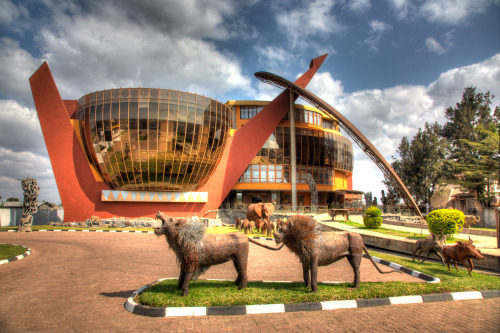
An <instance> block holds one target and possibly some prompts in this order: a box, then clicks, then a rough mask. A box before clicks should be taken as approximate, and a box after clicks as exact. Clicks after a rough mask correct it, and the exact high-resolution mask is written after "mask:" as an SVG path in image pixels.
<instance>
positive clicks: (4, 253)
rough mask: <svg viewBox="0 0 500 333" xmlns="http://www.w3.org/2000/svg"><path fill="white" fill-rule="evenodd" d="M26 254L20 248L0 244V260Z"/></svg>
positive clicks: (23, 249) (22, 248)
mask: <svg viewBox="0 0 500 333" xmlns="http://www.w3.org/2000/svg"><path fill="white" fill-rule="evenodd" d="M24 252H26V249H25V248H24V247H22V246H18V245H11V244H0V260H5V259H9V258H13V257H16V256H18V255H21V254H23V253H24Z"/></svg>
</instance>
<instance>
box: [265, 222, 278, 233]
mask: <svg viewBox="0 0 500 333" xmlns="http://www.w3.org/2000/svg"><path fill="white" fill-rule="evenodd" d="M265 231H266V236H267V237H271V236H272V235H273V232H274V231H276V227H275V226H274V222H273V221H267V222H266V226H265Z"/></svg>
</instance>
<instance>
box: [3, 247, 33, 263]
mask: <svg viewBox="0 0 500 333" xmlns="http://www.w3.org/2000/svg"><path fill="white" fill-rule="evenodd" d="M8 245H15V246H21V247H24V248H25V249H26V252H24V253H23V254H20V255H18V256H15V257H12V258H8V259H4V260H0V265H3V264H7V263H9V262H13V261H18V260H21V259H23V258H24V257H27V256H29V255H30V254H31V250H30V249H29V248H27V247H26V246H22V245H17V244H8Z"/></svg>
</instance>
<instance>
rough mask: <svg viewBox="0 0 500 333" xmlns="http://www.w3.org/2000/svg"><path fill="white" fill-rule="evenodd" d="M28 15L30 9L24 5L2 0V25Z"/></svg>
mask: <svg viewBox="0 0 500 333" xmlns="http://www.w3.org/2000/svg"><path fill="white" fill-rule="evenodd" d="M28 16H29V13H28V11H27V10H26V8H24V7H23V6H22V5H20V4H18V5H15V4H13V3H12V2H11V1H9V0H3V1H0V25H5V26H7V25H10V24H11V23H13V22H15V21H17V20H19V19H22V18H25V17H28Z"/></svg>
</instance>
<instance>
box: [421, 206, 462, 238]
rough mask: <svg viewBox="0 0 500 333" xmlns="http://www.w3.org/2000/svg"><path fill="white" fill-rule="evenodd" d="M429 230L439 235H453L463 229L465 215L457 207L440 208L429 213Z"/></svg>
mask: <svg viewBox="0 0 500 333" xmlns="http://www.w3.org/2000/svg"><path fill="white" fill-rule="evenodd" d="M426 219H427V224H428V226H429V231H430V232H432V233H433V234H435V235H438V236H443V235H446V236H452V235H454V234H456V233H458V232H459V231H461V230H462V226H463V225H464V223H465V215H464V213H462V212H461V211H459V210H457V209H438V210H433V211H432V212H430V213H429V214H427V217H426Z"/></svg>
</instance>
